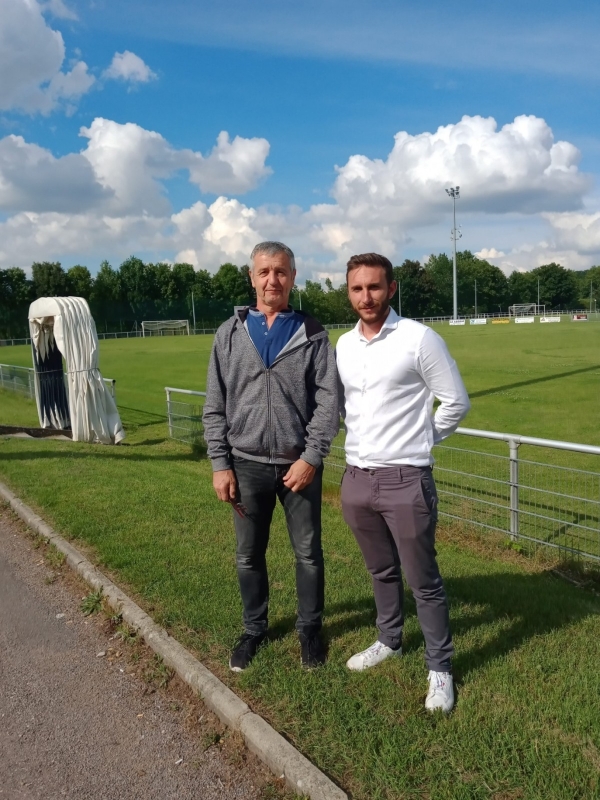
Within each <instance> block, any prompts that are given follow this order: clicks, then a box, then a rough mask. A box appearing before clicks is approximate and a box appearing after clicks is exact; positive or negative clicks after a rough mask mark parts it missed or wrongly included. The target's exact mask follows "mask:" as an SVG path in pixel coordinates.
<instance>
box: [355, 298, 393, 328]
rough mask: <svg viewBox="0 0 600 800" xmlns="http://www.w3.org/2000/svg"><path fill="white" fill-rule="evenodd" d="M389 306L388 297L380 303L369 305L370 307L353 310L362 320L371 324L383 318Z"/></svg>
mask: <svg viewBox="0 0 600 800" xmlns="http://www.w3.org/2000/svg"><path fill="white" fill-rule="evenodd" d="M389 308H390V301H389V298H386V299H385V300H382V301H381V304H378V305H375V306H371V307H370V308H355V309H354V310H355V312H356V313H357V314H358V316H359V317H360V319H361V320H362V321H363V322H366V323H368V324H372V323H374V322H380V321H381V320H383V319H385V318H386V317H387V315H388V311H389Z"/></svg>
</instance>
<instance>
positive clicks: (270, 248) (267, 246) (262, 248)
mask: <svg viewBox="0 0 600 800" xmlns="http://www.w3.org/2000/svg"><path fill="white" fill-rule="evenodd" d="M259 253H265V255H267V256H276V255H278V254H279V253H285V255H286V256H287V257H288V258H289V260H290V266H291V268H292V272H293V271H294V270H295V269H296V259H295V258H294V254H293V253H292V251H291V250H290V248H289V247H288V246H287V244H283V243H282V242H260V244H257V245H256V247H255V248H254V250H253V251H252V252H251V253H250V269H254V259H255V257H256V256H257V255H258V254H259Z"/></svg>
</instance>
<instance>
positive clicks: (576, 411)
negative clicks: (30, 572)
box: [0, 320, 600, 445]
mask: <svg viewBox="0 0 600 800" xmlns="http://www.w3.org/2000/svg"><path fill="white" fill-rule="evenodd" d="M435 329H436V330H437V332H438V333H440V334H441V335H442V336H443V337H444V339H445V340H446V342H447V344H448V347H449V348H450V352H451V353H452V355H453V356H454V358H455V359H456V361H457V363H458V366H459V368H460V371H461V374H462V376H463V379H464V381H465V384H466V386H467V389H468V391H469V396H470V398H471V403H472V409H471V412H470V413H469V416H468V417H467V419H466V420H465V421H464V422H463V423H462V424H463V425H465V426H467V427H470V428H480V429H483V430H495V431H503V432H510V433H517V434H522V435H527V436H537V437H541V438H549V439H562V440H566V441H573V442H581V443H585V444H595V445H600V321H599V322H596V321H590V322H586V323H572V322H570V321H568V320H563V321H562V322H561V323H560V324H555V325H548V324H546V325H541V324H539V323H536V324H534V325H515V324H514V323H512V322H511V323H510V324H508V325H492V324H488V325H486V326H473V327H464V328H461V327H454V328H453V327H449V326H448V325H444V326H439V327H436V328H435ZM344 332H345V331H343V330H335V331H331V332H330V338H331V341H332V343H334V344H335V342H336V341H337V339H338V338H339V337H340V335H342V334H343V333H344ZM212 339H213V337H212V336H165V337H152V338H145V339H116V340H107V341H102V342H100V369H101V370H102V374H103V375H104V376H105V377H110V378H115V379H116V381H117V397H118V404H119V406H120V407H121V408H122V410H123V418H124V421H125V422H126V421H127V420H128V418H132V419H131V421H132V422H134V421H135V420H134V419H133V417H135V418H136V419H137V416H139V415H144V414H146V415H153V414H154V415H158V416H164V415H165V409H166V406H165V392H164V387H165V386H173V387H176V388H182V389H194V390H197V391H202V390H204V389H205V385H206V370H207V365H208V358H209V355H210V348H211V345H212ZM0 361H2V362H3V363H10V364H18V365H21V366H31V351H30V348H29V346H20V347H6V348H2V349H0ZM5 422H6V421H5Z"/></svg>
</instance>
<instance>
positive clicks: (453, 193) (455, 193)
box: [446, 186, 462, 319]
mask: <svg viewBox="0 0 600 800" xmlns="http://www.w3.org/2000/svg"><path fill="white" fill-rule="evenodd" d="M459 191H460V186H452V187H451V188H450V189H446V194H447V195H448V197H451V198H452V206H453V210H454V226H453V228H452V232H451V234H450V238H451V239H452V242H453V244H454V251H453V254H452V319H458V296H457V290H456V240H457V239H460V238H461V236H462V233H461V232H460V231H459V230H458V229H457V227H456V198H457V197H460V193H459Z"/></svg>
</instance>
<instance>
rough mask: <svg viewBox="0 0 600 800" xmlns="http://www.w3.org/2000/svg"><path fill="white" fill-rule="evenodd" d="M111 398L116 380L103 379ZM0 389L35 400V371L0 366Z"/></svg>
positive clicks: (10, 365) (114, 393) (115, 397)
mask: <svg viewBox="0 0 600 800" xmlns="http://www.w3.org/2000/svg"><path fill="white" fill-rule="evenodd" d="M102 380H103V381H104V383H105V384H106V386H107V388H108V390H109V392H110V393H111V394H112V396H113V398H114V399H115V400H116V399H117V389H116V384H117V382H116V380H115V379H114V378H103V379H102ZM0 389H8V390H9V391H11V392H17V393H18V394H22V395H23V396H24V397H28V398H29V399H30V400H35V370H34V369H33V368H32V367H15V366H13V365H12V364H0Z"/></svg>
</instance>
